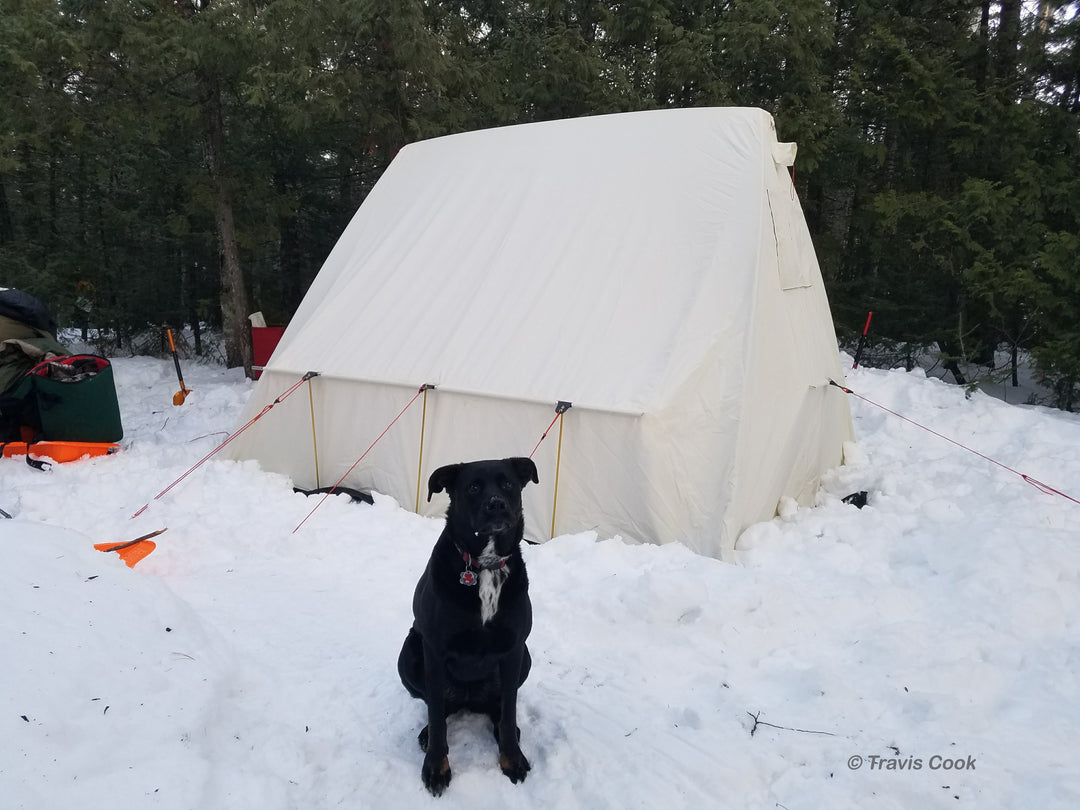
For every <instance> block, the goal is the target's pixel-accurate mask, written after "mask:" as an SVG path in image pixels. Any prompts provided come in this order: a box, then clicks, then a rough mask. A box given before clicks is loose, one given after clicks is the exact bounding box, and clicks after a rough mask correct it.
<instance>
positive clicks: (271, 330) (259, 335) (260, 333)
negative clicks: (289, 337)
mask: <svg viewBox="0 0 1080 810" xmlns="http://www.w3.org/2000/svg"><path fill="white" fill-rule="evenodd" d="M283 334H285V327H284V326H253V327H251V353H252V355H253V359H254V363H253V364H252V371H254V372H255V379H256V380H257V379H259V377H261V376H262V370H263V369H264V368H265V367H266V364H267V363H269V362H270V355H272V354H273V353H274V349H276V348H277V345H278V341H279V340H281V336H282V335H283Z"/></svg>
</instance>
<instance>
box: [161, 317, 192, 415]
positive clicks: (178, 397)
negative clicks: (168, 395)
mask: <svg viewBox="0 0 1080 810" xmlns="http://www.w3.org/2000/svg"><path fill="white" fill-rule="evenodd" d="M165 331H166V332H168V333H169V350H170V351H172V359H173V364H174V365H175V366H176V378H177V379H178V380H180V390H179V391H177V392H176V393H175V394H173V398H172V404H173V405H183V404H184V400H185V399H187V395H188V394H190V393H191V389H190V388H188V387H186V386H185V385H184V375H183V374H181V373H180V358H179V357H177V355H176V344H175V343H173V337H172V329H166V330H165Z"/></svg>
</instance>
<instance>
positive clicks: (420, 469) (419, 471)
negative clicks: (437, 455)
mask: <svg viewBox="0 0 1080 810" xmlns="http://www.w3.org/2000/svg"><path fill="white" fill-rule="evenodd" d="M434 387H435V386H434V385H426V384H425V385H424V387H423V391H424V406H423V408H422V410H421V412H420V458H419V459H418V460H417V462H416V509H415V510H414V511H415V512H416V514H418V515H419V514H420V481H421V479H422V478H423V475H424V426H425V425H426V424H427V392H428V389H429V388H434Z"/></svg>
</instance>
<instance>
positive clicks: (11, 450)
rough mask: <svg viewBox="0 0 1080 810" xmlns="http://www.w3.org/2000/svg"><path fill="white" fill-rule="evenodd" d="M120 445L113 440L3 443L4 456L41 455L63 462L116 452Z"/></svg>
mask: <svg viewBox="0 0 1080 810" xmlns="http://www.w3.org/2000/svg"><path fill="white" fill-rule="evenodd" d="M119 449H120V445H118V444H116V443H115V442H49V441H45V442H32V443H29V444H28V443H27V442H7V443H6V444H5V445H4V458H12V457H13V456H25V455H26V454H27V453H29V454H30V455H33V456H43V457H45V458H50V459H52V460H53V461H55V462H57V463H59V464H63V463H64V462H66V461H78V460H79V459H80V458H83V457H84V456H109V455H112V454H113V453H115V452H117V451H118V450H119Z"/></svg>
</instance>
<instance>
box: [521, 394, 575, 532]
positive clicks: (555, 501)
mask: <svg viewBox="0 0 1080 810" xmlns="http://www.w3.org/2000/svg"><path fill="white" fill-rule="evenodd" d="M572 407H573V405H571V403H569V402H564V401H563V400H559V401H558V402H557V403H556V404H555V418H554V419H552V420H551V423H550V424H549V425H548V426H547V429H545V430H544V432H543V434H542V435H541V436H540V441H538V442H537V443H536V447H534V448H533V449H532V452H531V453H529V458H532V457H533V456H534V455H536V451H537V450H539V449H540V444H541V443H542V442H543V441H544V439H546V438H547V435H548V433H550V432H551V428H552V427H554V425H555V423H556V422H558V423H559V446H558V450H556V451H555V491H554V492H553V493H552V496H551V536H552V537H555V512H556V510H557V509H558V508H559V466H560V464H561V463H562V430H563V416H564V415H565V414H566V412H567V411H568V410H570V408H572Z"/></svg>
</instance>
